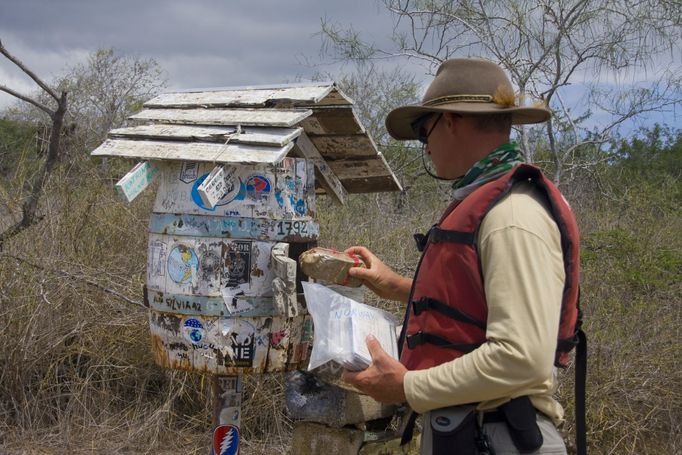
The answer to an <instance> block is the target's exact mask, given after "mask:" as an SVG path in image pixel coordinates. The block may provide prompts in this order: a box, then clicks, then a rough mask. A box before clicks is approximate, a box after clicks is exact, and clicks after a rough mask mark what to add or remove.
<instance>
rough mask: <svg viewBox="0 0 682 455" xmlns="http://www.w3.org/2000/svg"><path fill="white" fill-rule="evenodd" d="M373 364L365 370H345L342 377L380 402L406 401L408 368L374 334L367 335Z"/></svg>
mask: <svg viewBox="0 0 682 455" xmlns="http://www.w3.org/2000/svg"><path fill="white" fill-rule="evenodd" d="M367 349H369V353H370V355H371V356H372V364H371V365H370V366H369V368H367V369H366V370H363V371H357V372H353V371H344V372H343V376H342V379H343V380H344V381H346V382H347V383H349V384H351V385H353V386H355V387H356V388H357V389H358V390H360V391H361V392H363V393H366V394H367V395H369V396H371V397H372V398H374V399H375V400H377V401H378V402H380V403H390V404H392V403H404V402H405V401H406V398H405V391H404V390H403V378H404V377H405V373H407V369H406V368H405V367H404V366H403V364H402V363H400V362H398V361H397V360H395V359H394V358H393V357H391V356H390V355H388V354H387V353H386V351H384V350H383V349H382V347H381V344H379V341H378V340H377V339H376V338H374V337H373V336H372V335H369V336H368V337H367Z"/></svg>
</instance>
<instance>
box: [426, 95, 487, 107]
mask: <svg viewBox="0 0 682 455" xmlns="http://www.w3.org/2000/svg"><path fill="white" fill-rule="evenodd" d="M492 101H493V97H492V96H490V95H448V96H441V97H439V98H434V99H432V100H428V101H425V102H424V103H423V106H439V105H441V104H447V103H491V102H492Z"/></svg>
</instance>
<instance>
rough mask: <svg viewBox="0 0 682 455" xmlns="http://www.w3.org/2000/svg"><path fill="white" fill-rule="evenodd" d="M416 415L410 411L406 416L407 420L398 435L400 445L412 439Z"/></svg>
mask: <svg viewBox="0 0 682 455" xmlns="http://www.w3.org/2000/svg"><path fill="white" fill-rule="evenodd" d="M417 415H418V414H417V413H416V412H414V411H412V412H411V413H410V416H409V417H408V418H407V422H405V426H404V427H403V435H402V436H401V437H400V445H401V446H404V445H405V444H407V443H409V442H410V441H411V440H412V436H413V435H414V423H415V421H416V420H417Z"/></svg>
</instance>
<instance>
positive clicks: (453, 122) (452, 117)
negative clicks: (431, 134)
mask: <svg viewBox="0 0 682 455" xmlns="http://www.w3.org/2000/svg"><path fill="white" fill-rule="evenodd" d="M443 117H444V119H443V120H445V127H446V128H447V129H448V130H449V131H450V132H452V133H454V132H456V129H457V127H458V126H459V124H460V120H461V118H462V116H461V115H459V114H453V113H452V112H445V113H444V114H443Z"/></svg>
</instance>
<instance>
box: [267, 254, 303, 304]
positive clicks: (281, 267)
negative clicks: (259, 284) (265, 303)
mask: <svg viewBox="0 0 682 455" xmlns="http://www.w3.org/2000/svg"><path fill="white" fill-rule="evenodd" d="M271 254H272V260H271V267H272V271H273V273H274V275H275V278H274V280H273V282H272V295H273V300H274V301H275V307H276V308H277V310H278V311H279V314H280V315H281V316H286V317H293V316H298V313H299V310H298V303H297V301H296V261H295V260H293V259H291V258H290V257H289V244H288V243H283V242H280V243H276V244H275V245H274V246H273V247H272V253H271Z"/></svg>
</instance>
